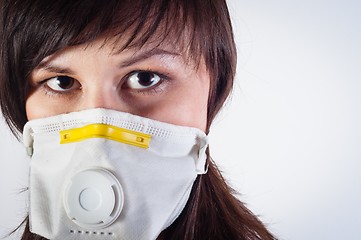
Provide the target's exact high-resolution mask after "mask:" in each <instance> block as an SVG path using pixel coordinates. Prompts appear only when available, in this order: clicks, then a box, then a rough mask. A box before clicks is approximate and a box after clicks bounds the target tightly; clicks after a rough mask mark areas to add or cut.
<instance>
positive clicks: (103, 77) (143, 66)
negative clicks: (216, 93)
mask: <svg viewBox="0 0 361 240" xmlns="http://www.w3.org/2000/svg"><path fill="white" fill-rule="evenodd" d="M185 58H186V57H185V56H184V55H182V53H180V52H177V51H175V49H174V48H172V47H170V46H168V47H167V46H162V47H157V48H147V47H143V48H142V49H141V50H134V49H127V50H124V51H122V52H121V53H116V51H114V46H113V45H108V44H105V45H104V41H100V40H99V41H95V42H94V43H92V44H90V45H89V44H88V45H80V46H76V47H71V48H67V49H64V50H62V51H60V52H58V53H56V54H54V55H51V56H49V57H47V58H45V59H44V60H43V61H42V62H41V64H40V65H39V66H38V67H37V68H36V69H34V71H33V72H32V73H31V76H30V79H29V81H30V84H31V86H32V90H31V93H30V95H29V96H28V99H27V102H26V113H27V117H28V119H29V120H32V119H36V118H43V117H49V116H53V115H58V114H63V113H69V112H74V111H80V110H84V109H90V108H107V109H114V110H118V111H122V112H128V113H132V114H135V115H139V116H143V117H147V118H151V119H155V120H159V121H162V122H167V123H172V124H176V125H182V126H190V127H196V128H199V129H201V130H203V131H204V130H205V128H206V120H207V101H208V92H209V81H210V78H209V75H208V72H207V71H206V67H205V64H204V63H203V62H202V61H201V63H200V64H199V66H198V67H195V66H194V64H190V61H186V59H185Z"/></svg>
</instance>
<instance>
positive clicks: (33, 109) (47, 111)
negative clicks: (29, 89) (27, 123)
mask: <svg viewBox="0 0 361 240" xmlns="http://www.w3.org/2000/svg"><path fill="white" fill-rule="evenodd" d="M25 108H26V116H27V118H28V120H33V119H38V118H45V117H50V116H54V115H58V114H61V113H64V112H65V111H66V108H65V106H64V105H62V104H54V103H53V102H52V101H50V100H49V97H47V96H45V95H43V94H40V93H39V92H34V93H33V94H31V95H29V97H28V98H27V100H26V104H25Z"/></svg>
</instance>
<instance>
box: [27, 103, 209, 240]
mask: <svg viewBox="0 0 361 240" xmlns="http://www.w3.org/2000/svg"><path fill="white" fill-rule="evenodd" d="M23 136H24V144H25V146H26V148H27V150H28V153H29V155H30V156H31V163H30V186H29V192H30V213H29V214H30V216H29V218H30V231H31V232H32V233H35V234H38V235H40V236H43V237H45V238H48V239H61V240H65V239H77V240H79V239H80V240H83V239H84V240H85V239H87V240H88V239H121V240H151V239H156V238H157V236H158V235H159V234H160V233H161V232H162V231H163V230H164V229H166V228H167V227H168V226H169V225H170V224H172V223H173V222H174V220H175V219H176V218H177V217H178V216H179V214H180V213H181V212H182V210H183V208H184V206H185V204H186V202H187V200H188V198H189V195H190V192H191V189H192V186H193V183H194V181H195V179H196V177H197V175H198V174H205V173H206V169H205V168H206V167H205V165H206V153H205V151H206V148H207V146H208V143H207V136H206V134H205V133H204V132H202V131H201V130H198V129H195V128H190V127H183V126H176V125H172V124H167V123H162V122H159V121H155V120H151V119H147V118H143V117H139V116H135V115H132V114H128V113H123V112H117V111H114V110H106V109H90V110H85V111H81V112H73V113H69V114H62V115H58V116H54V117H49V118H44V119H36V120H32V121H29V122H28V123H27V124H26V125H25V128H24V134H23Z"/></svg>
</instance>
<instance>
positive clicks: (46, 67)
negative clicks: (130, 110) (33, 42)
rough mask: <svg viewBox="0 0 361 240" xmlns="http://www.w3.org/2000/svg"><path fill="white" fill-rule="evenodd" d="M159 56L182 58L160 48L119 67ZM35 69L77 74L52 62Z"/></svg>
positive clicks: (141, 53)
mask: <svg viewBox="0 0 361 240" xmlns="http://www.w3.org/2000/svg"><path fill="white" fill-rule="evenodd" d="M114 55H117V54H114ZM157 55H161V56H165V55H169V56H173V57H178V56H180V54H179V53H177V52H171V51H167V50H164V49H160V48H152V49H150V50H149V51H142V52H140V53H139V52H136V53H134V54H133V56H132V57H130V58H129V59H126V60H123V61H122V62H121V63H120V65H119V67H120V68H124V67H129V66H131V65H134V64H136V63H138V62H141V61H145V60H147V59H149V58H151V57H154V56H157ZM35 69H36V70H43V71H48V72H53V73H59V74H69V75H75V72H74V71H73V70H71V69H70V68H67V67H62V66H56V65H53V64H52V63H51V61H43V62H40V64H39V65H38V66H37V67H36V68H35Z"/></svg>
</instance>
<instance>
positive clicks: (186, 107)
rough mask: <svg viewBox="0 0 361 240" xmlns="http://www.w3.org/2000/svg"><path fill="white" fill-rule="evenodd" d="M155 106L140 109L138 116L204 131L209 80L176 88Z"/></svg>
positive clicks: (197, 81) (199, 80)
mask: <svg viewBox="0 0 361 240" xmlns="http://www.w3.org/2000/svg"><path fill="white" fill-rule="evenodd" d="M175 89H177V90H176V91H174V92H171V93H168V94H167V95H166V96H164V98H163V99H162V100H161V101H159V102H157V104H156V105H154V106H152V107H150V108H147V109H142V110H141V111H140V112H139V113H137V114H138V115H142V116H145V117H148V118H152V119H155V120H158V121H162V122H166V123H171V124H175V125H180V126H188V127H194V128H198V129H200V130H202V131H205V130H206V125H207V106H208V95H209V78H206V79H196V81H194V82H193V83H191V84H185V85H182V86H178V87H176V88H175Z"/></svg>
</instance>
